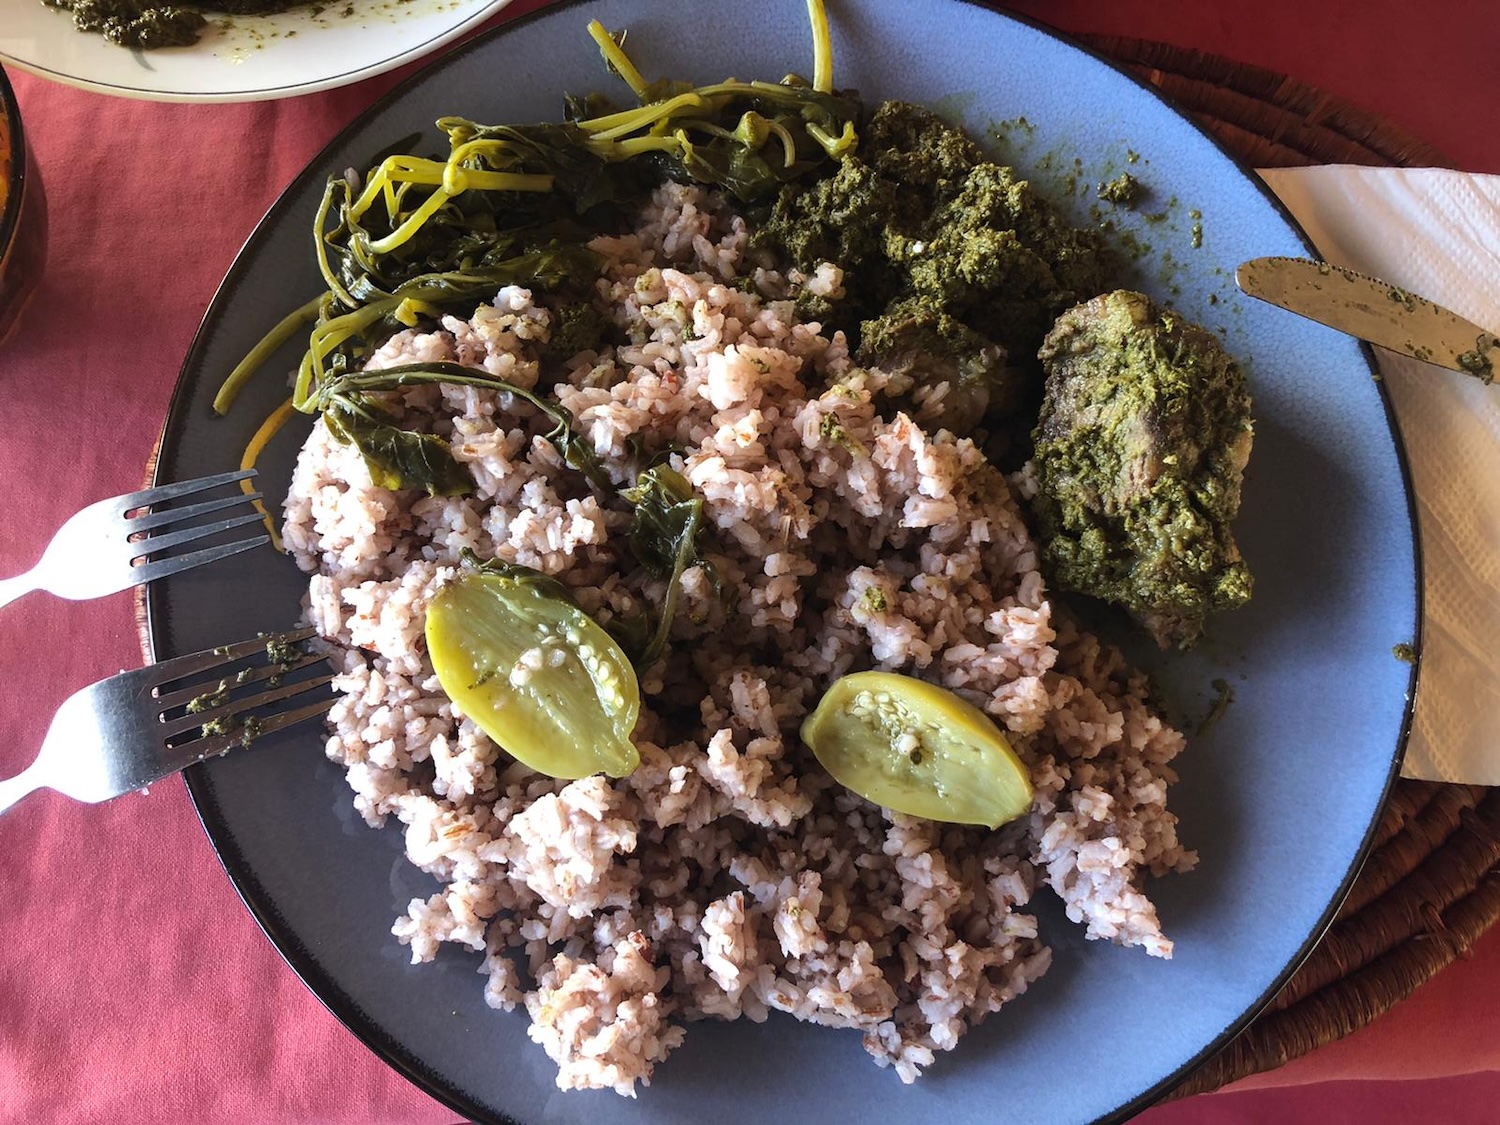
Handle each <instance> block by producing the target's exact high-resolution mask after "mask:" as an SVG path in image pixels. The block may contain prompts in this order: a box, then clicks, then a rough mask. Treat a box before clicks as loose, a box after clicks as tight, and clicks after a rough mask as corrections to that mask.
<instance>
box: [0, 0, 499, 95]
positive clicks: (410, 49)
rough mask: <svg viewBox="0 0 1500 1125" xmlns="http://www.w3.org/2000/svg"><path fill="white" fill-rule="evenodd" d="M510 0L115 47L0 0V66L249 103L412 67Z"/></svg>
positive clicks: (212, 28)
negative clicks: (184, 42)
mask: <svg viewBox="0 0 1500 1125" xmlns="http://www.w3.org/2000/svg"><path fill="white" fill-rule="evenodd" d="M509 2H510V0H331V2H324V3H313V4H309V5H308V6H306V7H302V8H295V9H293V10H291V11H288V12H281V13H279V14H277V15H274V16H233V17H228V16H214V15H212V14H210V15H209V26H208V27H207V28H205V29H204V32H203V36H202V38H201V39H200V40H199V41H198V43H197V44H196V45H195V46H192V47H171V48H165V49H162V50H156V51H140V50H130V49H128V48H125V47H117V46H115V45H114V44H113V43H110V42H108V41H106V40H105V39H104V38H103V37H102V36H99V35H88V34H84V33H82V32H80V31H78V29H77V28H75V27H74V26H73V19H72V16H71V15H70V14H69V13H68V12H63V11H58V10H57V9H55V8H48V7H46V6H44V5H43V4H42V3H41V0H4V6H5V16H4V18H3V19H0V59H3V60H4V61H6V62H8V63H14V64H15V65H16V66H18V67H20V68H21V69H23V70H29V71H31V72H32V73H33V74H39V75H41V76H42V77H43V78H51V79H53V80H55V81H58V82H65V83H67V84H68V85H70V86H80V87H83V88H84V89H89V90H98V91H100V92H102V93H106V94H119V95H121V96H123V97H128V98H147V99H150V100H152V101H164V102H249V101H263V100H266V99H269V98H285V97H290V96H292V95H294V94H310V93H313V92H314V91H315V90H327V89H330V88H332V87H334V86H346V85H348V84H349V83H351V82H358V81H359V80H360V79H362V78H369V77H371V76H372V75H375V74H380V73H382V72H383V71H387V70H390V69H392V68H393V67H397V66H400V65H401V64H402V63H406V62H411V61H412V60H413V59H418V58H421V57H422V56H423V55H426V54H429V53H430V52H432V51H435V50H437V49H438V48H439V47H441V46H443V44H445V43H449V42H452V41H453V40H454V39H456V38H458V37H459V36H460V35H462V34H464V33H465V32H467V31H470V30H472V29H474V28H476V27H478V26H479V25H480V24H482V23H483V22H484V21H485V20H486V19H487V18H489V17H490V16H492V15H494V14H495V13H496V12H498V11H499V10H500V9H501V8H503V7H505V5H506V4H508V3H509Z"/></svg>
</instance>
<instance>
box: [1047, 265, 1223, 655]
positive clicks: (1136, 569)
mask: <svg viewBox="0 0 1500 1125" xmlns="http://www.w3.org/2000/svg"><path fill="white" fill-rule="evenodd" d="M1039 354H1040V357H1041V360H1042V365H1043V367H1044V369H1045V370H1046V374H1047V381H1046V394H1045V399H1044V401H1043V404H1042V410H1041V414H1040V416H1039V419H1038V422H1037V427H1036V430H1035V433H1034V435H1033V436H1034V438H1035V442H1036V450H1035V454H1034V457H1033V462H1032V465H1033V470H1034V474H1035V479H1036V484H1037V489H1038V491H1037V494H1036V496H1035V498H1034V499H1033V501H1032V509H1033V513H1034V515H1035V517H1036V524H1037V531H1038V535H1039V538H1040V540H1041V547H1042V559H1043V566H1044V570H1045V572H1046V573H1047V574H1048V575H1049V577H1050V578H1051V580H1052V582H1053V583H1054V584H1056V585H1058V586H1059V587H1061V588H1064V589H1068V590H1075V591H1078V592H1080V593H1084V594H1091V595H1093V596H1095V597H1098V598H1103V599H1104V600H1105V601H1109V602H1113V603H1115V604H1117V605H1120V606H1122V607H1124V608H1125V609H1126V610H1127V611H1128V612H1129V613H1130V614H1131V615H1132V616H1133V617H1134V618H1135V619H1136V620H1137V621H1139V622H1140V623H1141V624H1142V625H1144V626H1145V628H1146V629H1147V630H1148V631H1149V632H1150V633H1151V635H1152V636H1153V637H1155V638H1156V641H1157V643H1158V644H1160V645H1161V646H1162V647H1163V648H1167V647H1169V646H1171V645H1174V644H1175V645H1177V646H1179V647H1182V648H1186V647H1187V646H1189V645H1191V644H1192V643H1193V642H1194V641H1196V640H1197V639H1198V638H1199V636H1200V635H1201V634H1202V632H1203V622H1204V619H1205V617H1207V615H1208V614H1209V613H1211V612H1213V611H1215V610H1220V609H1229V608H1232V607H1234V606H1238V605H1243V604H1244V603H1245V602H1246V601H1248V600H1249V598H1250V588H1251V581H1250V572H1249V569H1248V568H1247V567H1246V566H1245V563H1244V561H1243V560H1242V559H1241V558H1240V552H1239V549H1238V548H1237V547H1236V546H1235V542H1234V536H1233V534H1232V532H1231V527H1230V525H1231V523H1232V522H1233V520H1234V518H1235V516H1236V515H1237V514H1238V512H1239V507H1240V482H1241V479H1242V476H1243V473H1244V468H1245V462H1246V460H1247V459H1248V458H1249V456H1250V442H1251V422H1250V397H1249V394H1248V392H1247V391H1246V388H1245V377H1244V375H1243V373H1242V372H1241V371H1240V369H1239V365H1238V364H1236V363H1235V361H1234V360H1233V359H1232V358H1231V357H1230V356H1229V355H1228V354H1227V353H1226V352H1225V351H1224V349H1223V347H1222V346H1221V345H1220V343H1219V341H1218V339H1217V338H1216V337H1215V336H1214V335H1213V334H1212V333H1210V332H1207V331H1205V330H1204V329H1202V328H1199V327H1197V326H1196V325H1193V324H1190V323H1188V322H1187V321H1186V320H1184V319H1183V318H1182V317H1181V316H1179V315H1178V314H1176V313H1174V312H1171V311H1169V310H1165V309H1162V308H1160V307H1158V306H1157V305H1155V304H1153V303H1152V302H1151V301H1150V300H1149V299H1148V298H1147V297H1145V296H1143V295H1142V294H1140V293H1132V292H1129V291H1127V290H1117V291H1116V292H1113V293H1106V294H1104V295H1103V296H1099V297H1095V298H1094V299H1093V300H1091V301H1087V302H1085V303H1084V304H1081V305H1078V306H1076V307H1075V308H1072V309H1070V310H1068V311H1067V312H1065V313H1064V314H1063V315H1062V316H1061V317H1059V318H1058V320H1057V322H1056V324H1055V325H1054V326H1053V328H1052V331H1051V332H1050V333H1048V335H1047V338H1046V341H1045V343H1043V345H1042V349H1041V352H1040V353H1039Z"/></svg>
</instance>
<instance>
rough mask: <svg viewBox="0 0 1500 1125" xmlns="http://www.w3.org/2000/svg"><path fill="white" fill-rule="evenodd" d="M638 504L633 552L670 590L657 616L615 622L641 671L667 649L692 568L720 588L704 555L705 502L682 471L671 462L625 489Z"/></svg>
mask: <svg viewBox="0 0 1500 1125" xmlns="http://www.w3.org/2000/svg"><path fill="white" fill-rule="evenodd" d="M620 495H621V497H623V498H624V499H625V500H628V501H629V502H630V503H631V504H633V505H634V506H635V511H634V513H633V514H632V516H631V521H630V550H631V553H632V554H634V555H635V557H636V560H637V561H638V562H639V563H640V564H641V566H642V567H643V568H644V569H645V571H646V573H648V574H649V575H651V576H652V577H653V578H657V579H662V578H664V579H666V581H667V590H666V593H665V594H664V595H663V597H662V602H661V605H660V606H659V607H658V608H657V609H656V610H655V612H650V611H648V612H647V613H644V614H642V615H640V616H639V617H636V618H628V619H624V620H621V621H616V622H614V623H612V625H611V627H610V632H611V633H613V634H614V637H615V639H616V640H617V641H619V642H620V647H621V648H623V649H624V650H625V651H626V652H628V653H630V654H631V661H632V663H634V664H635V665H636V667H638V668H649V667H650V666H651V665H652V664H654V663H656V661H657V660H659V659H660V658H661V656H662V654H663V653H664V652H666V650H667V644H668V641H669V640H670V638H671V634H672V621H673V619H674V618H675V617H676V616H677V602H678V599H679V597H680V596H681V593H682V576H683V574H684V573H686V571H687V569H688V568H689V567H691V566H695V565H696V566H701V567H703V568H704V569H705V570H706V571H707V573H708V576H709V580H710V581H711V582H712V583H713V585H714V586H715V588H717V586H718V575H717V574H716V573H715V572H714V569H713V567H712V566H711V565H710V564H709V563H708V562H706V561H705V560H704V559H703V558H702V557H701V556H700V554H699V550H700V547H701V545H702V544H701V542H700V541H701V540H702V539H703V538H705V537H706V535H707V528H706V527H705V525H704V522H703V498H702V497H701V496H697V495H695V494H694V493H693V486H692V485H691V484H689V483H688V482H687V480H686V479H685V478H684V477H683V476H682V474H681V473H679V472H677V471H676V470H674V469H672V468H671V466H669V465H666V464H659V465H654V466H652V467H651V468H649V469H647V470H646V471H645V472H643V473H641V475H640V476H639V477H638V478H637V480H636V483H635V484H634V485H633V486H632V487H630V488H625V489H621V490H620Z"/></svg>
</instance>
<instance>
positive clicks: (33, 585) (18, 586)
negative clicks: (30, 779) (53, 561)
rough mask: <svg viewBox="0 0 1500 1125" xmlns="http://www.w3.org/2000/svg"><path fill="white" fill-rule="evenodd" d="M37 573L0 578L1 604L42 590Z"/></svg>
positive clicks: (28, 572) (30, 572)
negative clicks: (36, 576)
mask: <svg viewBox="0 0 1500 1125" xmlns="http://www.w3.org/2000/svg"><path fill="white" fill-rule="evenodd" d="M35 574H36V571H34V570H28V571H27V572H26V573H25V574H18V575H16V576H15V577H14V578H0V606H6V605H10V603H11V602H13V601H15V600H16V599H17V598H19V597H20V596H21V595H22V594H29V593H31V591H33V590H40V589H41V588H42V585H41V583H40V582H38V581H37V580H36V578H35V577H34V575H35ZM0 811H3V809H0Z"/></svg>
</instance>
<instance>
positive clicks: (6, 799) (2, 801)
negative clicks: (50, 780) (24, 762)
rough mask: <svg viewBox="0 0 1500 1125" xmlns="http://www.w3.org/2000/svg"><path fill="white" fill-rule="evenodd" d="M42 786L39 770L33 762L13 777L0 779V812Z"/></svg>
mask: <svg viewBox="0 0 1500 1125" xmlns="http://www.w3.org/2000/svg"><path fill="white" fill-rule="evenodd" d="M42 786H43V782H42V777H41V771H40V770H39V769H37V768H36V763H34V762H33V763H32V764H31V765H29V766H27V767H26V768H25V769H24V770H22V771H21V772H20V773H18V774H16V776H15V777H7V778H6V779H5V780H4V781H0V813H3V812H4V811H5V810H6V809H8V808H10V807H11V806H12V805H14V804H15V803H16V802H17V801H19V800H20V799H21V798H22V797H24V796H26V794H28V793H35V792H36V791H37V790H38V789H40V788H42Z"/></svg>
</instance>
